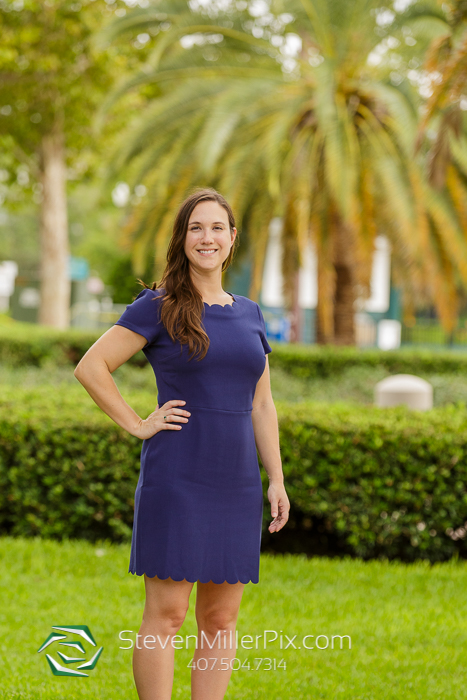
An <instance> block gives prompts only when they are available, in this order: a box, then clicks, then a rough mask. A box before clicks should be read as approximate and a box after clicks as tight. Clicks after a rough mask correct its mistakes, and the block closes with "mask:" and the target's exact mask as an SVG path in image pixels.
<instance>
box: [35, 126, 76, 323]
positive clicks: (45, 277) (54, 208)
mask: <svg viewBox="0 0 467 700" xmlns="http://www.w3.org/2000/svg"><path fill="white" fill-rule="evenodd" d="M40 155H41V164H40V167H41V182H42V205H41V221H40V244H41V263H40V280H41V290H40V309H39V323H41V324H43V325H46V326H54V327H55V328H68V326H69V322H70V295H71V283H70V280H69V278H68V257H69V245H68V217H67V200H66V166H65V146H64V136H63V131H62V130H61V129H60V128H58V127H57V128H56V129H55V130H54V131H53V132H52V133H50V134H48V135H46V136H44V138H43V140H42V144H41V154H40Z"/></svg>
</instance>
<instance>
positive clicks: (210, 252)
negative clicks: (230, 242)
mask: <svg viewBox="0 0 467 700" xmlns="http://www.w3.org/2000/svg"><path fill="white" fill-rule="evenodd" d="M198 253H200V254H201V255H204V256H206V257H207V256H208V255H214V253H217V248H206V249H205V250H198Z"/></svg>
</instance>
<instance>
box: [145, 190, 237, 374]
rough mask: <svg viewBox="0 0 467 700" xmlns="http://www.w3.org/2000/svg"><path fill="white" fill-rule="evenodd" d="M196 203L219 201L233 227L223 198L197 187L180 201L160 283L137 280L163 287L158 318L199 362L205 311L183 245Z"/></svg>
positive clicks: (206, 340) (203, 350)
mask: <svg viewBox="0 0 467 700" xmlns="http://www.w3.org/2000/svg"><path fill="white" fill-rule="evenodd" d="M199 202H217V203H218V204H220V205H221V207H223V208H224V209H225V210H226V212H227V214H228V217H229V228H230V231H232V230H233V229H234V228H235V218H234V215H233V212H232V209H231V207H230V205H229V204H228V202H227V201H226V200H225V199H224V197H223V196H222V195H221V194H220V193H219V192H217V191H216V190H215V189H213V188H211V187H205V188H199V187H198V188H196V189H195V190H194V191H193V192H192V194H190V195H189V196H188V197H187V198H186V199H185V200H184V201H183V202H182V204H181V205H180V207H179V209H178V212H177V215H176V217H175V221H174V226H173V233H172V237H171V239H170V243H169V247H168V249H167V265H166V267H165V270H164V273H163V275H162V279H161V280H160V281H159V282H153V283H152V285H151V286H149V285H147V284H145V282H143V281H142V280H138V281H139V282H140V284H142V285H143V287H145V288H146V289H152V290H155V289H159V288H161V287H164V288H165V294H164V295H163V297H162V301H161V306H160V320H161V322H162V323H163V324H164V326H165V327H166V329H167V332H168V333H169V335H170V337H171V338H172V340H173V341H174V342H175V341H176V340H179V341H180V343H181V345H183V344H186V343H188V349H189V352H190V353H191V355H190V357H189V359H192V357H193V355H194V354H195V353H197V352H198V353H199V357H198V358H197V360H198V361H199V360H202V359H203V357H204V356H205V355H206V353H207V351H208V348H209V336H208V335H207V333H206V331H205V330H204V328H203V327H202V322H201V315H202V313H203V312H204V303H203V299H202V296H201V294H200V293H199V292H198V290H197V289H196V288H195V286H194V284H193V282H192V279H191V276H190V273H189V263H188V258H187V256H186V255H185V250H184V246H185V238H186V234H187V231H188V222H189V221H190V216H191V214H192V212H193V209H194V208H195V207H196V205H197V204H199ZM237 239H238V235H237V236H236V237H235V240H234V242H233V245H232V247H231V249H230V253H229V255H228V257H227V258H226V259H225V260H224V262H223V264H222V272H224V271H225V270H227V268H228V267H229V265H230V264H231V262H232V259H233V257H234V253H235V250H236V249H237V245H238V243H237Z"/></svg>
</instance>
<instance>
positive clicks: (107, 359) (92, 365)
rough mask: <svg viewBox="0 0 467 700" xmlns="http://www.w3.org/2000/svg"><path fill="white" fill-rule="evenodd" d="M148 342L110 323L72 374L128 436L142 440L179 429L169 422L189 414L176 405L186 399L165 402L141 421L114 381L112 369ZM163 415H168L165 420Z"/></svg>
mask: <svg viewBox="0 0 467 700" xmlns="http://www.w3.org/2000/svg"><path fill="white" fill-rule="evenodd" d="M146 344H147V340H146V338H144V336H142V335H140V334H139V333H135V332H134V331H130V330H129V329H128V328H124V327H123V326H117V325H115V326H112V327H111V328H109V330H108V331H106V332H105V333H104V334H103V335H102V336H101V337H100V338H99V339H98V340H97V341H96V342H95V343H94V345H92V346H91V347H90V348H89V350H88V351H87V353H86V354H85V355H84V356H83V357H82V358H81V360H80V361H79V363H78V364H77V366H76V368H75V370H74V375H75V377H76V378H77V380H78V381H79V382H80V383H81V384H82V385H83V386H84V388H85V389H86V391H87V392H88V394H89V395H90V397H91V398H92V399H93V401H94V402H95V403H96V404H97V405H98V406H99V408H101V409H102V410H103V411H104V413H106V414H107V415H108V416H109V418H111V419H112V420H113V421H115V423H117V425H119V426H120V427H122V428H124V430H126V431H128V432H129V433H130V434H131V435H134V436H135V437H139V438H141V439H145V438H148V437H151V436H152V435H154V434H155V433H156V432H158V431H159V430H162V429H164V430H166V429H169V430H170V429H172V430H180V429H181V426H180V425H174V424H173V422H172V421H179V422H187V421H188V416H189V415H190V413H189V412H188V411H184V410H182V409H181V408H178V407H179V406H181V405H183V404H185V403H186V402H185V401H181V400H173V401H167V402H166V403H165V404H164V405H163V406H161V407H160V408H159V406H158V407H157V409H156V411H154V412H153V413H151V414H150V416H149V417H148V418H147V419H145V420H143V419H142V418H140V416H138V414H137V413H136V412H135V411H134V410H133V409H132V408H131V406H129V405H128V404H127V402H126V401H125V399H124V398H123V396H122V395H121V394H120V391H119V390H118V387H117V385H116V384H115V381H114V378H113V377H112V372H115V370H116V369H117V368H118V367H120V366H121V365H123V364H124V363H125V362H127V360H129V359H130V357H132V356H133V355H135V354H136V353H137V352H139V351H140V350H141V349H142V348H143V347H144V346H145V345H146ZM163 415H166V416H167V418H166V420H165V421H164V420H163Z"/></svg>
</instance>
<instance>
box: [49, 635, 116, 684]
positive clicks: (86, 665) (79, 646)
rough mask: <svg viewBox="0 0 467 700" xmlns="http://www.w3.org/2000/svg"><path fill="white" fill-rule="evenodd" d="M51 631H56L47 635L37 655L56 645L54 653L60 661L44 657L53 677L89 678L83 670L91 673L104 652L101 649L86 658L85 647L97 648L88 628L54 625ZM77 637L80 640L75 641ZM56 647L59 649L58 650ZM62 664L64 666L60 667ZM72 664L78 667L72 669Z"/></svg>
mask: <svg viewBox="0 0 467 700" xmlns="http://www.w3.org/2000/svg"><path fill="white" fill-rule="evenodd" d="M52 629H53V630H56V632H51V633H50V634H49V636H48V637H47V639H46V640H45V642H44V643H43V644H42V646H41V647H40V648H39V649H38V650H37V653H38V654H40V652H41V651H44V649H49V651H50V650H51V649H50V647H51V645H52V644H56V645H57V647H56V649H55V651H56V652H57V655H58V656H59V657H60V660H57V659H54V657H53V656H51V655H50V654H46V655H45V656H46V659H47V661H48V662H49V666H50V669H51V671H52V673H53V674H54V676H74V677H84V678H89V673H85V670H86V671H92V670H93V669H94V668H96V665H97V662H98V661H99V657H100V655H101V654H102V652H103V650H104V647H101V648H100V649H98V650H97V651H96V652H95V653H94V655H93V656H92V657H91V658H90V659H87V658H86V653H87V651H86V647H89V645H91V647H96V646H97V644H96V641H95V639H94V637H93V636H92V634H91V630H90V629H89V627H88V626H87V625H67V626H59V625H54V626H52ZM77 637H80V639H77ZM83 642H84V645H83ZM58 647H61V648H60V649H59V648H58ZM92 651H93V649H92V648H91V649H90V652H91V653H92ZM65 652H67V653H65ZM71 654H72V656H71ZM63 663H64V664H66V665H65V666H62V664H63ZM72 664H79V665H78V666H75V667H74V668H73V666H72ZM80 669H83V670H80Z"/></svg>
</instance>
